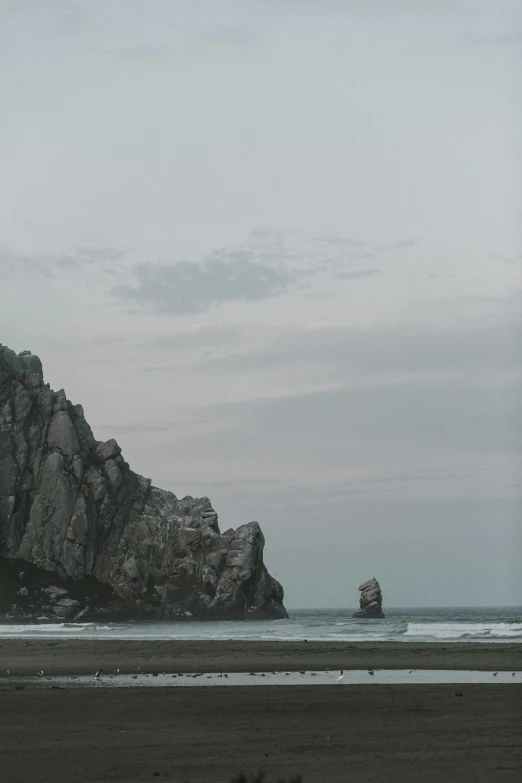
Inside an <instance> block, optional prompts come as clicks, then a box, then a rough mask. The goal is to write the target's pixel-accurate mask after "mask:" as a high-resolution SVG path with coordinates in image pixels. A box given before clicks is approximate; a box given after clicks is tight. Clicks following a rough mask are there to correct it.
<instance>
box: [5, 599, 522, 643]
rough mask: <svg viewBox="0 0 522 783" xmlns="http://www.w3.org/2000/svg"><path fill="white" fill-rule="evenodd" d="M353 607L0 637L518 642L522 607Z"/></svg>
mask: <svg viewBox="0 0 522 783" xmlns="http://www.w3.org/2000/svg"><path fill="white" fill-rule="evenodd" d="M353 611H355V610H354V609H296V610H293V611H289V614H290V619H288V620H271V621H264V622H261V621H256V620H249V621H243V622H234V621H229V622H225V621H220V622H197V621H190V622H184V623H179V622H178V623H172V622H161V623H158V622H139V623H138V622H137V623H107V624H106V625H104V624H100V623H98V624H96V623H76V624H75V623H55V624H43V623H42V624H39V625H29V624H27V625H22V624H19V625H18V624H5V625H0V638H13V637H23V638H33V639H34V638H64V637H65V638H84V639H85V638H97V639H245V640H256V639H267V640H281V641H284V640H288V641H297V640H302V639H308V640H309V641H344V642H365V641H368V642H386V641H399V642H441V641H447V642H452V641H453V642H506V643H507V642H522V608H520V607H495V608H491V607H485V608H476V607H473V608H464V607H463V608H449V609H447V608H446V609H445V608H433V609H411V608H409V609H400V608H397V609H386V619H385V620H354V619H352V617H351V615H352V613H353Z"/></svg>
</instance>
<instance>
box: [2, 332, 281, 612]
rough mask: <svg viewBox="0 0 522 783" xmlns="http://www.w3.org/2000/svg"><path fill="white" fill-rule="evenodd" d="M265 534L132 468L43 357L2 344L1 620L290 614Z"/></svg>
mask: <svg viewBox="0 0 522 783" xmlns="http://www.w3.org/2000/svg"><path fill="white" fill-rule="evenodd" d="M264 543H265V540H264V537H263V533H262V532H261V528H260V527H259V524H258V523H257V522H249V523H248V524H245V525H242V526H241V527H239V528H238V529H237V530H232V529H230V530H226V531H225V532H223V533H222V532H220V528H219V524H218V515H217V513H216V511H215V510H214V509H213V508H212V505H211V503H210V500H209V499H208V498H207V497H202V498H193V497H183V498H178V497H176V495H174V494H173V493H172V492H169V491H167V490H163V489H158V488H157V487H154V486H152V484H151V481H150V479H148V478H144V477H143V476H140V475H138V474H137V473H134V472H133V471H132V470H131V469H130V467H129V465H128V464H127V462H125V459H124V457H123V455H122V450H121V448H120V446H119V445H118V443H117V442H116V441H115V440H114V439H110V440H107V441H105V442H102V441H97V440H96V439H95V438H94V435H93V433H92V431H91V428H90V426H89V424H88V423H87V421H86V419H85V416H84V412H83V408H82V406H81V405H73V404H72V403H71V402H69V400H68V399H67V397H66V395H65V392H64V391H63V390H60V391H58V392H55V391H52V390H51V389H50V388H49V385H48V384H45V383H44V379H43V372H42V364H41V362H40V359H39V358H38V357H37V356H34V355H33V354H31V353H30V352H29V351H23V352H22V353H20V354H16V353H14V352H13V351H11V350H9V349H8V348H6V347H4V346H2V345H0V618H3V619H4V620H9V619H13V618H22V619H27V620H34V619H40V620H41V621H44V620H49V621H50V620H52V621H54V622H56V620H57V619H60V620H62V621H70V620H72V619H74V620H78V619H81V620H82V621H83V620H85V621H90V620H91V619H96V618H104V619H112V618H113V619H131V618H135V619H140V618H151V619H184V618H188V619H190V618H197V619H248V618H254V619H273V618H283V617H286V616H287V614H286V610H285V608H284V605H283V588H282V587H281V585H280V584H279V582H277V581H276V580H275V579H273V577H271V576H270V574H269V573H268V571H267V569H266V567H265V565H264V563H263V547H264Z"/></svg>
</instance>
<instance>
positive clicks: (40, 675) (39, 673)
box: [36, 669, 44, 677]
mask: <svg viewBox="0 0 522 783" xmlns="http://www.w3.org/2000/svg"><path fill="white" fill-rule="evenodd" d="M36 673H37V675H38V676H39V677H43V674H44V672H43V669H40V671H39V672H36Z"/></svg>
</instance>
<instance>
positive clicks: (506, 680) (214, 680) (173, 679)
mask: <svg viewBox="0 0 522 783" xmlns="http://www.w3.org/2000/svg"><path fill="white" fill-rule="evenodd" d="M370 671H371V673H370ZM370 671H367V670H359V669H356V670H350V671H345V672H344V674H341V672H339V671H317V672H315V671H302V672H228V673H226V672H224V673H223V672H222V673H220V674H205V673H197V674H166V673H161V674H159V673H158V674H134V675H130V674H112V675H111V674H109V675H105V674H103V673H102V674H100V675H99V676H95V675H91V676H77V677H46V676H45V674H43V675H41V676H36V677H0V688H1V687H9V688H13V687H14V688H22V687H24V686H25V687H34V686H37V687H39V688H56V687H61V688H136V687H138V688H154V687H169V688H173V687H210V686H234V685H236V686H237V685H335V686H350V685H405V684H408V685H422V684H431V685H433V684H441V683H452V684H454V685H464V684H468V683H492V684H495V683H497V684H504V685H506V684H509V685H513V684H514V685H517V684H518V685H520V684H522V672H505V671H499V672H484V671H456V670H454V671H453V670H450V671H444V670H439V669H431V670H430V669H425V670H422V669H412V670H411V671H406V670H396V669H375V670H370Z"/></svg>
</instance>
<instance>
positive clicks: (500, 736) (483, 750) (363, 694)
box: [0, 685, 522, 783]
mask: <svg viewBox="0 0 522 783" xmlns="http://www.w3.org/2000/svg"><path fill="white" fill-rule="evenodd" d="M458 692H459V693H461V694H462V695H461V696H460V697H457V696H456V695H455V687H453V686H447V685H439V686H423V685H418V686H411V685H405V686H386V685H383V686H379V687H371V686H358V687H356V688H345V687H334V686H331V687H317V688H310V687H309V688H307V687H292V688H277V687H273V688H270V687H258V688H253V687H238V688H228V689H227V688H208V689H207V688H187V689H176V690H173V689H166V688H159V689H141V690H132V689H130V688H129V689H119V690H115V691H111V690H96V691H92V690H81V689H78V690H76V689H64V690H50V691H42V690H38V689H35V690H30V689H29V690H27V689H26V690H23V691H14V690H0V770H1V772H2V779H3V780H6V781H9V782H10V783H27V782H28V781H31V783H56V781H57V780H63V781H70V780H78V781H82V783H83V781H85V782H86V783H90V781H96V782H97V783H100V782H101V781H107V782H108V781H118V782H119V783H123V782H124V781H125V782H127V781H129V782H130V781H148V780H154V779H159V780H162V781H166V782H167V781H169V782H170V783H210V782H211V781H216V782H217V783H228V781H230V780H231V779H232V778H233V776H236V775H238V774H239V773H240V772H245V773H246V774H248V775H252V774H254V773H256V772H257V771H259V770H264V771H265V772H266V773H267V778H266V781H267V783H272V781H276V780H279V779H283V780H289V779H290V778H291V777H292V776H295V775H297V774H302V775H303V781H304V783H319V781H328V783H334V782H335V783H337V782H338V781H343V782H344V781H346V783H348V781H349V782H350V783H363V782H364V783H366V782H368V783H370V781H372V783H374V782H375V781H386V782H388V781H390V783H392V781H393V782H394V783H397V782H401V783H402V782H406V781H411V783H419V781H440V782H441V783H443V782H444V783H453V781H455V782H456V781H461V782H463V783H468V782H469V783H472V782H473V783H504V781H505V782H506V783H507V781H516V780H519V779H520V777H519V775H520V770H521V768H522V738H521V732H520V726H521V725H522V699H521V697H520V696H521V691H520V690H519V688H518V686H495V685H479V686H475V685H469V686H462V687H461V688H460V689H459V690H458Z"/></svg>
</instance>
